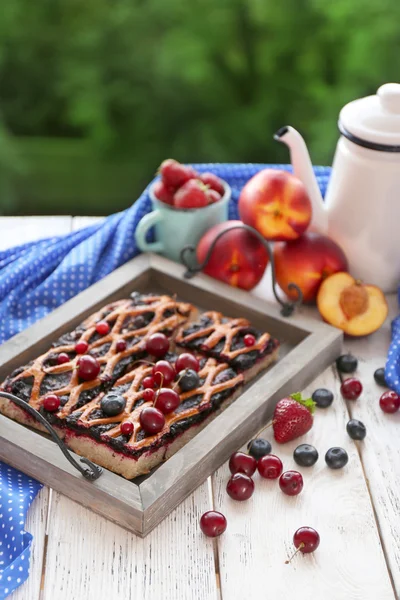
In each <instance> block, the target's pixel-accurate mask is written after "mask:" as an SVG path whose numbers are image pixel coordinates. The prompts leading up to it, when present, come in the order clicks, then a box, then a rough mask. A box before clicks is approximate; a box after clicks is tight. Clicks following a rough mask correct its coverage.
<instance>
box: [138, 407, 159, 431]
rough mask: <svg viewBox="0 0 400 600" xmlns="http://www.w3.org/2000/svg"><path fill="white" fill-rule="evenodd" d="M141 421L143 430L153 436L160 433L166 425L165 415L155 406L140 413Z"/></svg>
mask: <svg viewBox="0 0 400 600" xmlns="http://www.w3.org/2000/svg"><path fill="white" fill-rule="evenodd" d="M139 420H140V425H141V427H142V429H143V430H144V431H145V432H146V433H150V434H152V435H154V434H155V433H159V432H160V431H161V430H162V429H163V427H164V425H165V417H164V415H163V413H162V412H161V411H160V410H158V409H157V408H154V406H147V407H146V408H144V409H143V410H142V412H141V413H140V417H139Z"/></svg>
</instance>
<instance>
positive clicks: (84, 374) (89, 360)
mask: <svg viewBox="0 0 400 600" xmlns="http://www.w3.org/2000/svg"><path fill="white" fill-rule="evenodd" d="M99 373H100V363H99V362H98V360H97V359H96V358H94V356H90V355H89V354H84V355H83V356H81V357H80V359H79V361H78V376H79V377H80V378H81V379H84V380H85V381H92V380H93V379H96V377H97V376H98V374H99Z"/></svg>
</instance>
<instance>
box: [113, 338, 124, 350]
mask: <svg viewBox="0 0 400 600" xmlns="http://www.w3.org/2000/svg"><path fill="white" fill-rule="evenodd" d="M115 349H116V351H117V352H125V350H126V341H125V340H118V341H117V343H116V344H115Z"/></svg>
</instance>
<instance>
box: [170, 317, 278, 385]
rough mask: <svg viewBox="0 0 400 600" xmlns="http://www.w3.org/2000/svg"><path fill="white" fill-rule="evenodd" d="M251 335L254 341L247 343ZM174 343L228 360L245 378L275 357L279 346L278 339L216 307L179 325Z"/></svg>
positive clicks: (253, 375)
mask: <svg viewBox="0 0 400 600" xmlns="http://www.w3.org/2000/svg"><path fill="white" fill-rule="evenodd" d="M245 336H247V337H246V341H245ZM252 339H253V341H254V343H251V344H250V345H249V343H248V342H249V340H250V341H251V340H252ZM175 343H176V345H177V347H181V348H187V349H188V350H191V351H197V352H201V353H203V354H205V355H206V356H211V357H213V358H215V359H216V360H219V361H223V362H227V363H229V365H230V366H231V367H233V368H234V369H235V370H236V371H237V372H240V373H243V374H244V378H245V380H246V381H249V380H250V379H252V378H253V377H255V376H256V375H257V374H258V373H259V372H260V371H262V370H263V369H266V368H267V367H268V365H270V364H271V363H272V362H273V361H275V360H276V359H277V357H278V349H279V342H278V340H276V339H274V338H272V337H271V336H270V335H269V333H260V332H259V331H257V330H256V329H254V327H252V326H251V324H250V322H249V321H248V320H247V319H242V318H238V319H230V318H228V317H224V315H222V314H221V313H219V312H216V311H209V312H205V313H203V314H202V315H201V316H200V318H199V319H198V320H197V321H195V322H191V323H188V324H185V325H183V326H182V327H181V328H180V329H179V331H178V333H177V335H176V338H175Z"/></svg>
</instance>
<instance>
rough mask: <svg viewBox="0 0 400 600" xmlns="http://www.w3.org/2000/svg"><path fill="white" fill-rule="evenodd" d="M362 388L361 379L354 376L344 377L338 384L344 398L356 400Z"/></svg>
mask: <svg viewBox="0 0 400 600" xmlns="http://www.w3.org/2000/svg"><path fill="white" fill-rule="evenodd" d="M362 390H363V387H362V384H361V381H359V380H358V379H356V378H355V377H349V379H345V380H344V381H343V383H342V385H341V386H340V391H341V394H342V396H343V398H344V399H345V400H357V398H358V397H359V396H360V394H361V392H362Z"/></svg>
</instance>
